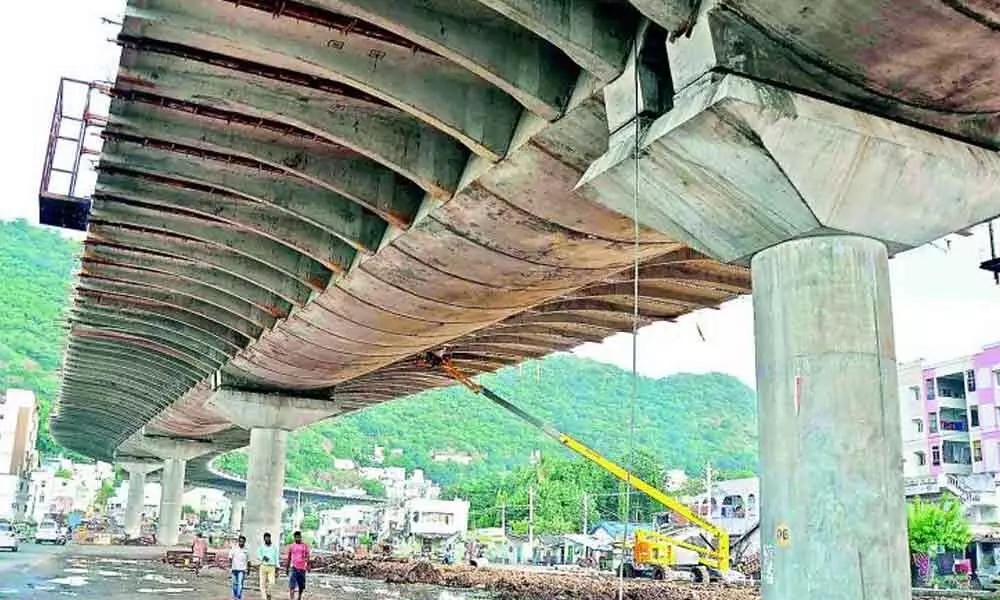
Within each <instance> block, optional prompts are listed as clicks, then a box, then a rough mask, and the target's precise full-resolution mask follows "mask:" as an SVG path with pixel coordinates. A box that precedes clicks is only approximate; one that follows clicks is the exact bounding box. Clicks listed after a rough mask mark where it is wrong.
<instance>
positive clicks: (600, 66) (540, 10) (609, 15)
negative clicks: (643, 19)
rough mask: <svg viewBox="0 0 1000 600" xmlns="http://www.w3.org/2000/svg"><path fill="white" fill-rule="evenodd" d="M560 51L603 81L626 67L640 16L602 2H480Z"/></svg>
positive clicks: (616, 74)
mask: <svg viewBox="0 0 1000 600" xmlns="http://www.w3.org/2000/svg"><path fill="white" fill-rule="evenodd" d="M478 1H479V3H480V4H482V5H484V6H488V7H489V8H491V9H493V10H495V11H496V12H498V13H500V14H502V15H503V16H505V17H507V18H508V19H510V20H511V21H514V22H515V23H517V24H518V25H520V26H521V27H524V28H525V29H528V30H529V31H532V32H534V33H535V35H537V36H539V37H541V38H542V39H545V40H548V41H549V43H551V44H553V45H554V46H556V47H558V48H559V49H560V50H562V51H563V52H565V53H566V55H567V56H568V57H569V58H570V59H571V60H572V61H573V62H575V63H576V64H578V65H580V66H581V67H582V68H583V69H585V70H587V71H589V72H590V73H591V74H593V75H594V76H595V77H597V78H598V79H600V80H601V81H611V80H612V79H614V78H615V77H617V76H618V75H619V74H620V73H621V70H622V67H623V66H624V65H625V57H626V56H627V55H628V52H629V48H630V46H631V42H632V37H633V36H634V35H635V31H636V27H637V25H638V16H637V15H636V14H635V13H634V12H632V11H629V10H628V9H626V8H625V7H623V6H621V5H620V4H618V5H610V4H607V3H604V2H600V1H599V0H478Z"/></svg>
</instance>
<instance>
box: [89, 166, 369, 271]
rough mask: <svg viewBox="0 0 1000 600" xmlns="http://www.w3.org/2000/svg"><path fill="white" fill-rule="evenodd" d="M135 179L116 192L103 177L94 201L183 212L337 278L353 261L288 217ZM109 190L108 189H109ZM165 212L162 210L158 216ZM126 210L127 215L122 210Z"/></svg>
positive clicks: (335, 242)
mask: <svg viewBox="0 0 1000 600" xmlns="http://www.w3.org/2000/svg"><path fill="white" fill-rule="evenodd" d="M133 174H134V175H136V177H134V178H133V177H121V178H120V179H122V180H126V181H129V182H130V183H129V184H128V185H121V186H118V185H117V184H118V183H119V181H118V176H109V177H108V178H107V179H109V180H112V179H114V181H111V182H110V184H109V185H105V184H103V183H102V184H100V185H99V186H98V188H97V192H96V193H95V194H94V198H95V199H99V200H101V201H102V202H104V203H106V204H107V205H108V206H110V207H111V208H112V209H114V208H115V207H116V205H119V204H123V205H126V206H129V207H133V206H136V205H137V204H139V203H141V204H142V205H143V206H145V207H150V209H152V210H156V211H158V212H160V213H161V214H168V215H169V214H170V213H171V212H172V211H174V210H180V211H184V213H185V214H187V215H191V216H192V217H191V218H196V219H207V220H210V222H214V223H216V224H217V226H218V224H225V225H227V226H230V227H231V228H233V229H236V230H239V231H245V232H248V233H252V234H255V235H259V236H261V237H264V238H267V239H268V240H270V241H272V242H274V243H275V244H277V245H280V246H284V247H285V248H287V249H289V250H292V251H294V252H297V253H299V254H302V255H304V256H306V257H308V258H310V259H312V260H315V261H316V262H318V263H320V264H321V265H322V266H324V267H325V268H327V269H329V270H331V271H333V272H342V271H343V270H345V269H346V268H347V265H349V264H350V261H352V260H353V259H354V256H355V252H356V250H355V249H354V248H352V247H350V246H349V245H348V244H346V243H344V242H343V240H341V239H339V238H338V237H336V236H335V235H333V234H331V233H330V232H328V231H324V230H323V229H321V228H319V227H316V226H315V225H313V224H312V223H308V222H305V221H302V220H301V219H299V218H297V217H295V216H294V215H289V214H285V213H283V212H282V211H280V210H278V209H276V208H274V207H272V206H268V205H267V204H261V203H259V202H253V201H250V200H245V199H243V198H239V197H234V196H228V195H221V194H209V193H205V192H201V191H198V190H191V189H186V188H179V187H174V186H170V185H163V184H155V183H151V182H148V181H144V180H142V179H141V176H142V175H143V174H141V173H138V172H134V173H133ZM112 185H114V187H112ZM164 209H165V210H164ZM125 210H128V209H125Z"/></svg>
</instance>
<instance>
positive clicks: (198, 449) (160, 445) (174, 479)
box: [128, 434, 215, 546]
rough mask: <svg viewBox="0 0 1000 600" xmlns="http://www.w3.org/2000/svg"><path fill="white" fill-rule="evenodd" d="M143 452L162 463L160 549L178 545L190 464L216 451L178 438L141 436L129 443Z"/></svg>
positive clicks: (158, 526)
mask: <svg viewBox="0 0 1000 600" xmlns="http://www.w3.org/2000/svg"><path fill="white" fill-rule="evenodd" d="M128 445H129V446H134V447H137V448H139V449H141V450H142V451H144V452H147V453H149V454H152V455H153V456H156V457H159V458H160V459H161V460H162V461H163V474H162V476H161V477H160V518H159V524H158V525H157V527H156V542H157V544H159V545H161V546H175V545H177V539H178V537H179V534H178V531H177V528H178V526H179V525H180V522H181V509H182V508H183V497H184V474H185V472H186V470H187V461H189V460H191V459H192V458H196V457H198V456H201V455H203V454H208V453H209V452H211V451H212V450H214V449H215V446H214V445H213V444H211V443H210V442H205V441H200V440H190V439H177V438H170V437H159V436H150V435H142V434H140V435H138V436H136V437H134V438H132V439H130V440H129V441H128Z"/></svg>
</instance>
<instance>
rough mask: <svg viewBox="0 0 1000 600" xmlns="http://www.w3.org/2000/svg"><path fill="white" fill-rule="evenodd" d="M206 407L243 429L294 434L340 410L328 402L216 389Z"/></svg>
mask: <svg viewBox="0 0 1000 600" xmlns="http://www.w3.org/2000/svg"><path fill="white" fill-rule="evenodd" d="M207 406H208V407H209V408H210V409H212V410H213V411H214V412H216V413H217V414H219V415H220V416H223V417H225V418H227V419H229V420H230V421H231V422H232V423H233V424H235V425H238V426H240V427H242V428H244V429H253V428H254V427H262V428H266V429H283V430H285V431H294V430H296V429H299V428H300V427H305V426H306V425H310V424H312V423H315V422H317V421H322V420H323V419H326V418H329V417H332V416H334V415H336V414H338V413H340V412H341V411H340V410H339V409H338V408H337V406H336V404H334V402H333V401H331V400H324V399H319V398H309V397H302V396H294V395H283V394H273V393H263V392H256V391H248V390H241V389H236V388H226V387H222V388H218V389H216V390H215V392H214V393H213V394H212V397H211V399H209V401H208V403H207Z"/></svg>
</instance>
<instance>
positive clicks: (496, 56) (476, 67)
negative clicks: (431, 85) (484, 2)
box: [312, 0, 578, 121]
mask: <svg viewBox="0 0 1000 600" xmlns="http://www.w3.org/2000/svg"><path fill="white" fill-rule="evenodd" d="M312 4H313V5H315V6H321V7H323V8H325V9H328V10H331V11H334V12H337V13H340V14H343V15H349V16H351V17H355V18H357V19H361V20H363V21H367V22H369V23H374V24H375V25H378V26H379V27H383V28H385V29H387V30H389V31H392V32H393V33H396V34H398V35H400V36H403V37H405V38H407V39H411V40H413V41H415V42H416V43H417V44H419V45H420V46H423V47H424V48H427V49H429V50H432V51H433V52H436V53H437V54H440V55H441V56H443V57H445V58H447V59H449V60H451V61H452V62H455V63H457V64H459V65H461V66H462V67H464V68H465V69H467V70H469V71H471V72H473V73H475V74H476V75H478V76H479V77H482V78H483V79H485V80H486V81H488V82H490V83H491V84H493V85H494V86H496V87H498V88H500V89H501V90H503V91H504V92H506V93H507V94H508V95H510V96H512V97H513V98H514V99H515V100H517V101H518V102H520V103H521V105H522V106H524V107H525V108H527V109H528V110H530V111H531V112H533V113H535V114H537V115H539V116H540V117H542V118H544V119H545V120H547V121H554V120H555V119H557V118H558V117H559V116H561V115H562V112H563V109H564V108H565V106H566V102H567V101H568V100H569V95H570V92H571V90H572V88H573V84H574V81H575V80H576V77H577V75H578V72H577V69H575V68H574V67H573V65H572V64H571V63H570V61H569V60H567V57H566V56H565V55H564V54H563V53H562V52H560V50H559V49H558V48H557V47H556V46H554V45H552V44H551V43H549V41H546V40H544V39H542V38H541V37H538V36H535V35H532V34H531V33H529V32H527V31H525V30H524V29H521V28H518V27H512V26H510V24H509V23H508V22H504V21H501V20H497V19H495V20H494V21H493V22H485V23H484V21H485V19H480V18H478V17H480V15H473V16H472V17H471V18H470V16H468V15H466V14H454V13H451V14H449V13H446V12H444V11H441V10H435V9H434V8H432V7H431V6H429V5H428V4H426V3H417V2H403V3H400V2H396V1H394V0H314V1H313V2H312ZM455 8H456V11H455V12H456V13H460V12H462V9H463V8H465V7H463V6H461V5H456V7H455Z"/></svg>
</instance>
